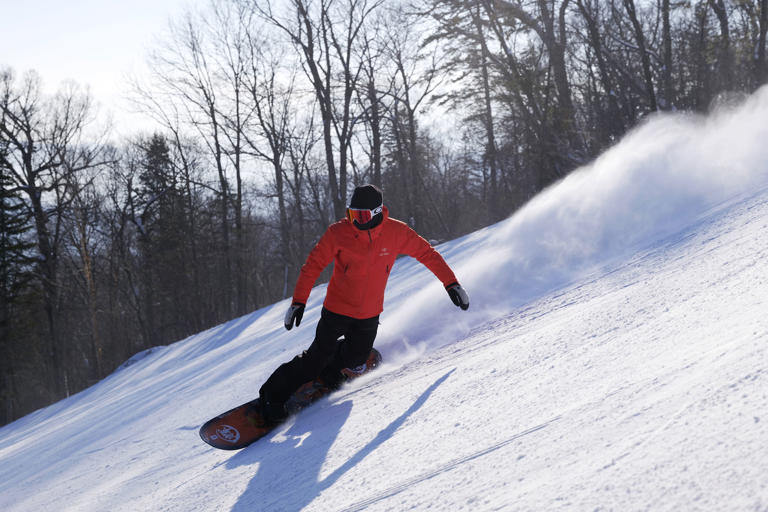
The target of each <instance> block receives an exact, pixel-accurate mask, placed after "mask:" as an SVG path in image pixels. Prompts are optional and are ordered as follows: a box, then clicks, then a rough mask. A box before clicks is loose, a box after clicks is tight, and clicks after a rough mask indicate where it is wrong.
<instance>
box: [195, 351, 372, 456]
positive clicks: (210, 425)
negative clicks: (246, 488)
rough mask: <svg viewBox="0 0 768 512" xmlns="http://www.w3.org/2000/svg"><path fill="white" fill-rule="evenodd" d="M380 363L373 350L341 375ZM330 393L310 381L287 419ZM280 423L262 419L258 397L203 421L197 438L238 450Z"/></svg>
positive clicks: (290, 401) (352, 374) (291, 401)
mask: <svg viewBox="0 0 768 512" xmlns="http://www.w3.org/2000/svg"><path fill="white" fill-rule="evenodd" d="M380 364H381V353H380V352H379V351H378V350H376V349H375V348H374V349H371V353H370V355H369V356H368V360H367V361H366V362H365V363H364V364H362V365H361V366H359V367H357V368H345V369H343V370H342V371H341V373H342V374H344V378H345V379H346V381H347V382H348V381H350V380H352V379H355V378H357V377H359V376H361V375H364V374H366V373H368V372H369V371H371V370H373V369H374V368H376V367H377V366H379V365H380ZM332 391H333V389H331V388H329V387H328V386H326V385H325V384H324V383H323V382H322V381H321V380H319V379H316V380H313V381H309V382H307V383H305V384H304V385H302V386H301V387H300V388H299V389H297V390H296V392H295V393H294V394H293V395H291V397H290V398H289V399H288V401H287V402H286V404H285V408H286V410H287V411H288V414H289V416H290V415H293V414H296V413H298V412H299V411H300V410H302V409H304V408H305V407H308V406H309V405H311V404H312V403H313V402H316V401H317V400H319V399H320V398H322V397H324V396H326V395H328V394H330V393H331V392H332ZM281 423H282V422H281V421H280V422H269V421H266V420H265V419H264V418H263V417H262V415H261V412H260V407H259V399H258V398H257V399H256V400H251V401H250V402H246V403H244V404H242V405H240V406H238V407H235V408H234V409H230V410H229V411H227V412H225V413H223V414H220V415H218V416H216V417H215V418H212V419H210V420H208V421H206V422H205V423H204V424H203V426H202V427H200V437H201V438H202V440H203V441H205V442H206V443H208V444H209V445H211V446H213V447H214V448H219V449H221V450H239V449H240V448H244V447H246V446H248V445H249V444H251V443H253V442H254V441H258V440H259V439H261V438H262V437H264V436H265V435H267V434H269V433H270V432H271V431H272V430H273V429H274V428H275V427H277V426H278V425H280V424H281Z"/></svg>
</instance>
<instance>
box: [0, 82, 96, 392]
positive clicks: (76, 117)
mask: <svg viewBox="0 0 768 512" xmlns="http://www.w3.org/2000/svg"><path fill="white" fill-rule="evenodd" d="M90 116H91V100H90V97H89V96H88V94H86V93H84V92H82V91H81V90H80V89H79V88H78V87H77V86H75V85H74V84H69V85H66V86H64V87H63V88H62V89H61V90H60V91H59V92H58V93H57V94H55V95H54V96H53V97H50V98H47V97H45V96H44V95H43V94H42V92H41V81H40V78H39V77H38V76H37V75H36V74H34V73H28V74H26V75H24V77H23V78H22V80H21V82H17V81H16V79H15V76H14V74H13V73H12V72H11V71H10V70H4V71H2V72H0V134H2V137H3V139H4V140H5V141H7V142H6V143H7V145H8V146H7V155H6V156H5V157H4V159H3V167H4V172H8V173H10V175H11V177H12V179H13V181H14V183H15V186H17V187H18V188H19V190H20V191H22V192H23V194H24V195H25V203H26V208H27V210H28V212H29V215H30V216H31V218H33V219H34V226H35V235H36V242H37V252H38V262H37V278H38V279H39V281H40V283H41V285H42V288H43V290H44V306H45V314H46V320H47V327H48V350H47V361H48V364H49V365H50V372H49V373H48V375H50V377H51V382H50V386H51V390H52V392H53V393H55V394H58V393H64V394H68V392H69V389H68V383H67V366H66V361H65V359H64V356H63V351H62V346H61V340H60V338H59V332H58V328H57V324H58V313H57V304H58V303H59V292H60V288H59V284H58V278H59V275H58V270H59V254H60V249H61V246H62V240H63V237H64V217H65V215H66V212H67V209H68V208H69V207H70V205H71V203H72V201H73V200H74V198H75V197H76V195H77V192H78V190H77V189H75V188H73V187H72V183H75V182H78V180H79V176H80V174H81V173H82V172H84V171H86V170H88V169H91V168H94V167H96V166H99V165H101V164H102V163H104V161H103V160H102V158H103V155H102V150H103V146H102V144H101V143H100V142H96V143H89V142H86V140H85V139H84V131H85V129H86V127H87V125H88V124H89V121H91V117H90Z"/></svg>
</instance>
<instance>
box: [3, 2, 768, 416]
mask: <svg viewBox="0 0 768 512" xmlns="http://www.w3.org/2000/svg"><path fill="white" fill-rule="evenodd" d="M767 29H768V0H753V1H747V0H700V1H675V0H649V1H640V0H637V1H636V0H600V1H598V0H420V1H411V2H400V1H386V2H385V1H383V0H284V1H267V0H214V1H212V2H211V3H210V4H209V5H208V6H206V7H205V8H203V9H200V10H197V11H192V10H190V11H188V12H187V13H185V15H183V16H181V17H179V18H178V19H175V20H172V22H171V30H170V32H169V34H168V35H167V36H166V37H165V38H164V39H163V40H162V41H161V42H159V43H158V44H157V45H156V47H155V48H153V49H152V51H151V52H150V54H149V55H148V56H147V62H148V66H149V68H150V70H151V72H150V73H149V75H148V76H147V77H145V78H143V79H142V80H141V81H139V80H136V81H135V82H134V83H133V84H131V91H132V96H133V98H134V100H135V103H136V105H137V107H138V108H140V109H141V111H142V112H143V113H144V114H145V116H146V117H147V118H150V119H152V120H153V123H154V126H156V129H155V130H153V131H151V132H148V133H135V134H134V135H131V136H126V137H116V136H114V135H112V132H111V131H109V130H108V129H106V128H105V126H106V123H105V122H104V120H103V119H101V118H100V116H99V115H98V113H97V111H96V109H95V108H94V106H93V99H92V98H91V97H90V95H89V94H88V92H87V90H86V89H84V88H83V87H82V86H80V85H77V84H71V83H69V84H64V85H62V87H61V88H60V89H59V90H58V92H56V93H54V94H47V93H44V92H43V87H42V83H41V79H40V78H39V76H38V75H36V74H35V72H34V71H28V72H24V73H22V74H18V73H17V72H16V71H14V70H12V69H10V68H0V169H1V170H2V174H1V175H0V184H1V185H2V186H1V187H0V233H1V237H0V287H2V302H0V361H2V367H0V371H2V380H0V403H1V404H2V406H1V407H0V424H4V423H7V422H9V421H12V420H13V419H15V418H18V417H20V416H22V415H24V414H26V413H28V412H30V411H32V410H34V409H35V408H37V407H40V406H43V405H45V404H48V403H51V402H52V401H55V400H58V399H60V398H62V397H64V396H68V395H69V394H71V393H74V392H77V391H78V390H81V389H83V388H84V387H86V386H88V385H91V384H93V383H94V382H97V381H98V380H99V379H102V378H104V377H105V376H106V375H108V374H109V373H110V372H112V371H114V369H115V368H116V367H118V366H119V365H121V364H123V363H124V362H125V361H126V360H128V359H129V358H130V357H131V356H133V355H134V354H137V353H139V352H141V351H143V350H146V349H149V348H151V347H154V346H158V345H164V344H168V343H171V342H173V341H176V340H178V339H181V338H183V337H185V336H188V335H190V334H193V333H195V332H199V331H200V330H203V329H205V328H208V327H211V326H214V325H217V324H219V323H221V322H223V321H226V320H229V319H232V318H234V317H236V316H239V315H243V314H246V313H248V312H250V311H253V310H254V309H256V308H259V307H262V306H265V305H268V304H270V303H272V302H274V301H277V300H280V299H282V298H284V297H287V296H289V295H290V294H291V292H292V286H293V283H294V282H295V279H296V277H297V275H298V272H299V269H300V266H301V264H302V262H303V260H304V258H305V256H306V254H307V253H308V251H309V250H310V249H311V247H312V245H313V244H314V243H315V241H316V240H317V239H318V238H319V236H320V235H321V234H322V232H323V231H324V229H325V227H326V226H327V225H328V224H329V223H330V222H332V221H334V220H336V219H339V218H341V217H343V215H344V209H345V206H346V204H347V200H348V194H349V193H350V191H351V189H352V188H353V187H354V186H355V185H358V184H362V183H374V184H376V185H379V186H381V187H382V188H383V189H384V191H385V202H386V204H387V205H388V206H389V207H390V210H391V211H392V213H393V216H395V217H397V218H400V219H402V220H404V221H406V222H408V223H409V224H410V225H411V226H412V227H414V228H415V229H416V230H417V231H419V232H420V233H422V234H423V235H424V236H426V237H427V238H430V239H432V240H447V239H451V238H454V237H456V236H459V235H462V234H465V233H468V232H470V231H473V230H475V229H478V228H480V227H482V226H485V225H488V224H491V223H493V222H496V221H498V220H500V219H503V218H505V217H506V216H508V215H510V214H511V213H512V212H514V211H515V210H516V209H518V208H519V207H520V206H522V205H523V204H524V203H525V202H526V201H527V200H529V199H530V198H531V197H532V196H533V195H535V194H536V193H537V192H539V191H540V190H542V189H543V188H545V187H546V186H548V185H550V184H552V183H553V182H555V181H557V180H558V179H560V178H562V177H563V176H565V175H566V174H567V173H568V172H570V171H572V170H573V169H575V168H576V167H578V166H579V165H581V164H583V163H586V162H588V161H589V160H591V159H592V158H594V157H595V156H596V155H598V154H599V153H600V152H602V151H604V150H605V149H606V148H607V147H609V146H610V145H611V144H613V143H614V142H615V141H617V140H618V139H619V138H620V137H621V136H622V135H623V134H624V133H626V131H627V130H629V129H631V128H632V127H633V126H636V125H637V123H638V122H640V121H641V120H642V119H643V118H644V117H645V116H648V115H650V114H653V113H655V112H659V111H676V110H685V111H698V112H703V111H706V110H708V109H709V108H710V107H711V106H712V105H713V104H720V103H723V102H726V103H727V102H728V101H731V100H732V99H733V98H734V97H738V95H739V94H746V93H750V92H752V91H754V90H755V89H757V88H758V87H760V86H761V85H762V84H765V83H766V81H768V66H767V64H766V31H767ZM326 277H327V276H326Z"/></svg>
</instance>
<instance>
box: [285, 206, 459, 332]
mask: <svg viewBox="0 0 768 512" xmlns="http://www.w3.org/2000/svg"><path fill="white" fill-rule="evenodd" d="M398 254H407V255H408V256H412V257H414V258H416V259H417V260H418V261H419V262H421V263H422V264H423V265H425V266H426V267H427V268H428V269H429V270H431V271H432V273H433V274H435V276H437V278H438V279H440V281H442V283H443V285H449V284H451V283H455V282H456V276H455V275H454V274H453V271H452V270H451V269H450V267H449V266H448V264H447V263H446V262H445V260H444V259H443V257H442V256H440V254H439V253H438V252H437V251H436V250H435V249H434V248H433V247H432V246H431V245H429V243H428V242H427V241H426V240H424V239H423V238H422V237H420V236H419V235H418V234H417V233H416V232H415V231H414V230H412V229H411V228H409V227H408V226H407V225H406V224H405V223H404V222H401V221H399V220H395V219H390V218H389V210H388V209H387V208H386V207H384V220H383V221H382V223H381V224H379V225H378V226H376V227H375V228H373V229H369V230H367V231H364V230H360V229H357V228H356V227H355V226H354V225H353V224H352V223H351V222H350V221H349V220H348V219H344V220H340V221H338V222H336V223H334V224H331V226H330V227H329V228H328V229H327V230H326V232H325V234H324V235H323V236H322V238H320V241H319V242H317V245H315V247H314V249H312V251H311V252H310V253H309V256H308V257H307V261H306V262H305V263H304V265H303V266H302V267H301V273H300V275H299V279H298V281H297V282H296V289H295V290H294V292H293V301H294V302H300V303H302V304H306V303H307V299H308V298H309V293H310V292H311V291H312V287H313V286H314V285H315V281H316V280H317V278H318V276H319V275H320V273H321V272H322V271H323V269H324V268H325V267H327V266H328V264H329V263H330V262H331V260H333V262H334V267H333V275H332V276H331V282H330V283H329V284H328V292H327V293H326V295H325V302H324V303H323V305H324V306H325V308H326V309H328V310H330V311H332V312H334V313H337V314H339V315H345V316H351V317H353V318H359V319H362V318H371V317H374V316H376V315H378V314H380V313H381V312H382V310H383V309H384V288H385V287H386V286H387V279H388V278H389V273H390V272H391V271H392V266H393V265H394V263H395V258H397V256H398Z"/></svg>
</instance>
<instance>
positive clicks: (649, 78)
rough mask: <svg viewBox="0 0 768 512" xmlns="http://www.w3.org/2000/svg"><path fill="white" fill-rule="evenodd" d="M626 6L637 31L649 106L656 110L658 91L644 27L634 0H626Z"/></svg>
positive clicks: (636, 39)
mask: <svg viewBox="0 0 768 512" xmlns="http://www.w3.org/2000/svg"><path fill="white" fill-rule="evenodd" d="M624 8H625V9H626V11H627V15H628V16H629V21H630V23H632V28H633V30H634V32H635V41H636V42H637V47H638V51H639V52H640V61H641V62H642V65H643V77H644V79H645V91H646V94H647V95H648V107H649V108H650V110H651V111H652V112H655V111H656V110H658V106H657V103H656V91H655V88H654V85H653V71H652V70H651V59H650V57H649V56H648V51H647V49H646V43H645V35H644V34H643V27H642V26H641V25H640V21H639V20H638V18H637V9H636V7H635V2H634V0H624Z"/></svg>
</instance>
